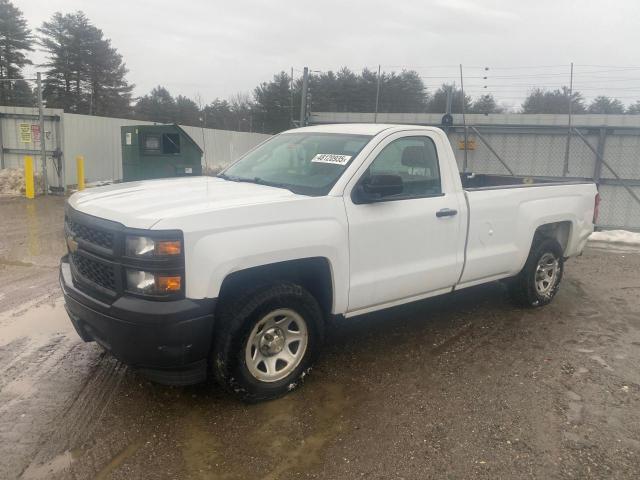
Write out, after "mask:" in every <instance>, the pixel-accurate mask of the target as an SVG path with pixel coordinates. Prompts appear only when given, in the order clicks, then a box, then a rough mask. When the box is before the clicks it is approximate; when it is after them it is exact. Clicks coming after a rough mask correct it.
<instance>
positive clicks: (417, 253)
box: [345, 131, 464, 312]
mask: <svg viewBox="0 0 640 480" xmlns="http://www.w3.org/2000/svg"><path fill="white" fill-rule="evenodd" d="M445 160H446V158H445ZM441 166H442V165H441V163H440V161H439V159H438V154H437V149H436V145H435V143H434V139H433V138H431V137H430V136H429V135H428V134H425V132H424V131H423V132H420V133H416V134H407V133H406V132H401V133H396V134H394V135H391V136H390V137H388V138H387V139H386V140H385V141H383V142H382V143H381V144H380V145H378V147H377V148H376V149H375V150H374V151H373V152H372V153H371V155H370V156H369V158H368V159H367V160H366V161H365V163H364V164H363V168H361V169H360V170H359V172H358V174H356V175H355V177H354V179H352V181H351V182H350V183H349V186H348V187H347V189H346V191H345V205H346V211H347V218H348V222H349V256H350V261H349V263H350V289H349V309H348V311H349V312H356V311H357V312H360V311H369V310H375V309H377V308H382V307H384V306H391V305H393V304H394V303H402V302H403V301H406V300H409V299H419V298H422V297H427V296H430V295H432V294H436V293H441V291H446V290H447V289H450V288H451V287H452V286H453V285H454V284H455V283H456V282H457V280H458V277H459V275H460V271H461V268H462V251H461V249H460V241H459V240H460V238H459V236H460V235H461V234H462V233H463V231H464V226H463V225H461V219H462V218H463V217H464V215H462V214H460V213H459V212H460V210H461V208H460V205H459V201H460V200H461V198H460V195H459V192H453V191H447V190H451V188H450V185H448V184H447V181H446V180H444V179H445V178H448V177H447V175H445V174H444V173H441V172H442V170H443V169H442V168H441ZM400 179H401V180H402V186H401V191H400V192H397V190H398V188H397V185H396V188H395V190H396V193H392V194H390V195H382V196H381V197H379V198H376V195H377V194H376V193H375V192H374V194H373V195H372V194H371V187H370V185H372V184H376V183H378V184H379V183H385V182H386V183H394V182H396V183H397V182H398V181H399V180H400ZM367 184H368V185H367ZM350 188H351V190H350ZM367 190H369V191H368V192H367ZM363 191H364V192H365V193H364V194H362V192H363Z"/></svg>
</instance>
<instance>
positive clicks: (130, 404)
mask: <svg viewBox="0 0 640 480" xmlns="http://www.w3.org/2000/svg"><path fill="white" fill-rule="evenodd" d="M62 207H63V203H62V201H61V199H56V198H46V199H37V200H35V201H33V202H27V201H26V200H22V199H6V198H5V199H0V227H2V232H3V234H2V235H1V236H0V459H1V460H0V478H3V479H4V478H8V479H10V478H24V479H45V478H46V479H58V478H74V479H85V478H86V479H88V478H98V479H103V478H114V479H131V478H158V479H161V478H162V479H164V478H175V479H182V478H192V479H218V478H219V479H235V478H238V479H245V478H256V479H258V478H264V479H278V478H322V479H345V478H404V479H424V478H452V479H455V478H492V479H493V478H545V479H547V478H630V479H631V478H634V479H635V478H638V476H639V475H640V369H639V368H638V366H639V365H640V315H639V312H640V300H639V295H638V294H639V293H640V275H638V271H639V270H640V252H639V251H638V250H634V249H631V248H624V249H623V248H609V249H601V248H593V247H591V248H587V250H586V251H585V253H584V255H583V256H582V257H580V258H577V259H573V260H571V261H569V262H568V263H567V265H566V277H565V279H564V282H563V285H562V288H561V290H560V293H559V294H558V296H557V298H556V300H555V301H554V303H553V304H551V305H549V306H548V307H545V308H543V309H540V310H523V309H519V308H515V307H514V306H513V305H512V304H511V303H510V302H509V301H508V299H507V298H506V295H505V292H504V289H503V288H502V287H501V286H500V285H499V284H489V285H485V286H481V287H477V288H473V289H469V290H465V291H461V292H458V293H456V294H453V295H448V296H445V297H441V298H437V299H431V300H428V301H424V302H420V303H418V304H414V305H411V306H406V307H401V308H396V309H392V310H388V311H385V312H379V313H376V314H372V315H367V316H363V317H360V318H357V319H350V320H347V321H343V322H340V323H338V324H337V325H335V326H334V327H333V328H332V333H331V335H330V337H329V338H328V341H327V345H326V349H325V355H324V356H323V357H322V358H321V360H320V362H319V363H318V365H317V366H316V368H315V370H314V372H313V375H311V376H310V377H309V379H308V381H307V382H306V384H305V385H304V386H303V388H302V389H300V390H298V391H296V392H294V393H293V394H291V395H289V396H287V397H285V398H283V399H280V400H276V401H273V402H268V403H263V404H259V405H253V406H247V405H243V404H241V403H238V402H237V401H236V400H234V399H233V398H230V397H228V396H227V395H225V394H223V393H222V392H220V391H219V390H218V389H217V388H216V387H215V385H212V384H204V385H199V386H195V387H189V388H171V387H163V386H159V385H154V384H151V383H149V382H147V381H146V380H144V379H143V378H141V377H140V376H138V375H137V374H136V373H135V372H133V371H132V370H131V369H129V368H127V367H126V366H124V365H122V364H120V363H119V362H117V361H115V360H114V359H112V358H111V357H109V356H108V355H105V354H104V353H103V352H102V351H101V349H100V348H99V347H97V346H96V345H95V344H86V343H83V342H82V341H81V340H80V339H79V338H78V337H77V335H76V334H75V332H74V331H73V330H72V328H71V326H70V323H69V322H68V320H67V318H66V316H65V313H64V310H63V305H62V302H61V301H60V292H59V289H58V287H57V272H56V268H55V267H56V265H57V261H58V257H59V256H60V255H61V253H62V252H63V250H64V244H63V241H62V215H63V213H62Z"/></svg>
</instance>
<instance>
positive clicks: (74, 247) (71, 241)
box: [67, 236, 78, 253]
mask: <svg viewBox="0 0 640 480" xmlns="http://www.w3.org/2000/svg"><path fill="white" fill-rule="evenodd" d="M67 248H69V252H70V253H75V252H77V251H78V242H76V240H75V238H73V237H71V236H69V237H67Z"/></svg>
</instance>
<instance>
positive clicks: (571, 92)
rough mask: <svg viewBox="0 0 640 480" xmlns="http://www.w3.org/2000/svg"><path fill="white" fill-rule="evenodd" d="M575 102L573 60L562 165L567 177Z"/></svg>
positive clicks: (563, 173) (564, 175)
mask: <svg viewBox="0 0 640 480" xmlns="http://www.w3.org/2000/svg"><path fill="white" fill-rule="evenodd" d="M572 103H573V62H571V75H570V77H569V122H568V123H569V125H568V127H569V130H567V146H566V148H565V149H564V166H563V167H562V176H563V177H566V176H567V175H568V173H569V152H570V148H571V130H572V121H571V120H572V118H571V113H572V112H571V110H572V109H571V107H572Z"/></svg>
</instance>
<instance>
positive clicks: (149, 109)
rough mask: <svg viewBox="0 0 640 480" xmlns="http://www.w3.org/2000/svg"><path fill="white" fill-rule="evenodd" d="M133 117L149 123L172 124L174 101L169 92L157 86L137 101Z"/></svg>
mask: <svg viewBox="0 0 640 480" xmlns="http://www.w3.org/2000/svg"><path fill="white" fill-rule="evenodd" d="M134 116H135V118H138V119H140V120H148V121H150V122H158V123H173V122H175V121H176V101H175V99H174V98H173V97H172V96H171V94H170V93H169V90H167V89H166V88H164V87H162V86H160V85H158V86H157V87H156V88H154V89H153V90H151V93H150V94H148V95H145V96H144V97H141V98H139V99H138V102H137V103H136V106H135V107H134Z"/></svg>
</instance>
